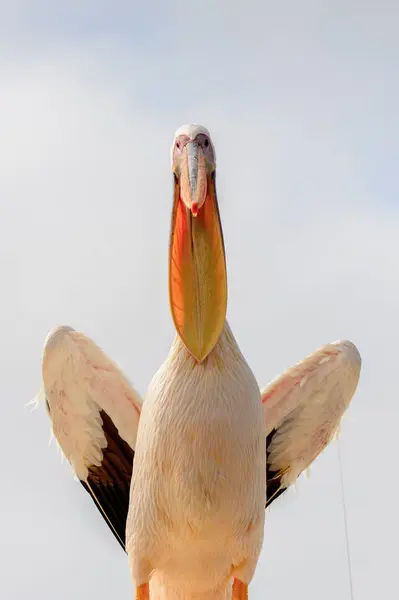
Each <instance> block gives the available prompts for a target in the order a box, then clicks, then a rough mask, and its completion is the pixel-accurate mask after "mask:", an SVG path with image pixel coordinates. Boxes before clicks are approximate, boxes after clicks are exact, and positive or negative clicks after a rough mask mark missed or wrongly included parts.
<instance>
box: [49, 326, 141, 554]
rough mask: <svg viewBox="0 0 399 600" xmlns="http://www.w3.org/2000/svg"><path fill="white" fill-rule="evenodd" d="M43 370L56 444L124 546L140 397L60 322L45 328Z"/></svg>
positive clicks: (87, 342)
mask: <svg viewBox="0 0 399 600" xmlns="http://www.w3.org/2000/svg"><path fill="white" fill-rule="evenodd" d="M42 373H43V386H44V392H45V396H46V406H47V410H48V413H49V416H50V419H51V422H52V429H53V432H54V435H55V437H56V439H57V441H58V444H59V445H60V447H61V450H62V452H63V454H64V455H65V456H66V458H67V459H68V461H69V462H70V463H71V465H72V468H73V470H74V472H75V474H76V476H77V477H78V479H79V480H80V482H81V483H82V485H83V487H84V488H85V489H86V490H87V491H88V492H89V494H90V495H91V497H92V499H93V500H94V502H95V504H96V506H97V507H98V509H99V510H100V512H101V514H102V515H103V517H104V519H105V520H106V522H107V524H108V525H109V527H110V529H111V530H112V532H113V533H114V535H115V536H116V538H117V539H118V541H119V543H120V544H121V546H122V547H123V548H125V526H126V519H127V512H128V505H129V489H130V480H131V477H132V468H133V458H134V448H135V443H136V435H137V428H138V423H139V418H140V412H141V405H142V402H141V400H140V398H139V396H138V395H137V393H136V392H135V391H134V389H133V388H132V387H131V385H130V383H129V382H128V380H127V379H126V377H125V376H124V375H123V373H122V372H121V371H120V370H119V368H118V367H117V366H116V365H115V364H114V363H113V362H112V361H111V360H110V359H109V358H108V357H107V356H106V354H105V353H104V352H103V351H102V350H101V349H100V348H99V347H98V346H97V345H96V344H95V343H94V342H93V341H92V340H91V339H89V338H88V337H86V336H85V335H83V334H82V333H79V332H77V331H75V330H74V329H72V328H71V327H59V328H57V329H55V330H53V331H52V332H51V333H50V334H49V336H48V338H47V340H46V343H45V347H44V352H43V364H42Z"/></svg>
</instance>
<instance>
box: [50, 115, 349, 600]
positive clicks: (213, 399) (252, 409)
mask: <svg viewBox="0 0 399 600" xmlns="http://www.w3.org/2000/svg"><path fill="white" fill-rule="evenodd" d="M172 163H173V170H174V174H175V175H174V176H175V198H174V209H173V219H172V234H171V248H170V298H171V309H172V315H173V319H174V322H175V324H176V329H177V331H178V335H177V336H176V338H175V341H174V343H173V345H172V348H171V351H170V353H169V356H168V357H167V359H166V361H165V362H164V364H163V365H162V366H161V368H160V369H159V371H158V372H157V373H156V375H155V376H154V378H153V380H152V382H151V384H150V387H149V389H148V392H147V395H146V397H145V401H144V403H143V404H142V402H141V399H140V397H139V396H138V394H137V392H136V391H135V390H134V389H133V388H132V386H131V385H130V383H129V382H128V380H127V379H126V377H125V376H124V375H123V373H122V372H121V371H120V369H119V368H118V367H117V366H116V365H115V364H114V363H113V362H112V361H111V360H110V359H109V358H108V357H107V356H106V355H105V353H104V352H103V351H102V350H101V349H100V348H98V346H97V345H96V344H95V343H94V342H93V341H91V340H90V339H89V338H87V337H86V336H84V335H83V334H81V333H78V332H76V331H74V330H73V329H72V328H70V327H59V328H57V329H55V330H53V332H51V333H50V335H49V336H48V338H47V340H46V344H45V349H44V353H43V383H44V390H45V396H46V401H47V404H48V409H49V415H50V418H51V420H52V428H53V431H54V435H55V437H56V438H57V441H58V443H59V445H60V447H61V449H62V451H63V452H64V454H65V456H66V457H67V459H68V460H69V462H70V463H71V464H72V466H73V469H74V471H75V473H76V475H77V477H78V478H79V480H80V481H81V482H82V485H83V486H84V487H85V489H86V490H87V491H88V492H89V493H90V495H91V496H92V498H93V500H94V501H95V503H96V504H97V506H98V508H99V509H100V512H101V514H102V515H103V516H104V518H105V519H106V521H107V523H108V525H109V526H110V528H111V529H112V531H113V533H114V534H115V535H116V537H117V539H118V540H119V542H120V543H121V545H122V546H123V547H125V541H126V549H127V552H128V554H129V565H130V569H131V572H132V577H133V580H134V582H135V585H136V597H137V598H142V599H143V600H144V599H148V598H149V597H151V600H156V599H160V600H161V599H164V600H170V599H172V598H173V599H179V598H181V599H182V600H183V599H185V600H189V599H190V598H192V599H194V598H198V599H200V598H201V599H203V600H205V599H209V600H217V599H219V600H221V599H224V598H231V595H232V594H233V598H241V599H244V598H246V597H247V586H248V584H249V582H250V581H251V579H252V576H253V574H254V571H255V568H256V564H257V560H258V556H259V553H260V550H261V546H262V542H263V526H264V517H265V506H266V504H267V505H269V504H270V503H271V502H272V501H273V500H274V499H275V498H277V497H278V496H279V494H281V493H282V492H283V491H284V489H286V487H288V486H289V485H291V484H293V483H294V482H295V481H296V479H297V477H298V476H299V475H300V474H301V473H302V472H303V471H304V470H305V469H307V468H308V466H309V465H310V464H311V463H312V462H313V460H314V459H315V458H316V457H317V456H318V455H319V454H320V452H321V451H322V450H323V448H324V447H325V446H326V445H327V444H328V442H329V441H330V440H331V438H332V437H333V435H334V433H335V432H336V430H337V428H338V426H339V423H340V420H341V418H342V415H343V413H344V411H345V410H346V409H347V407H348V405H349V402H350V400H351V398H352V396H353V394H354V392H355V390H356V386H357V383H358V379H359V374H360V366H361V359H360V355H359V353H358V351H357V349H356V347H355V346H354V345H353V344H352V343H351V342H347V341H344V342H335V343H333V344H328V345H326V346H323V347H322V348H320V349H319V350H317V351H316V352H315V353H313V354H311V355H310V356H308V357H307V358H306V359H304V360H303V361H301V362H300V363H298V364H297V365H295V366H294V367H291V368H290V369H288V370H287V371H286V372H285V373H284V374H283V375H281V376H280V377H278V378H277V379H275V380H274V381H272V382H271V383H270V384H269V385H268V386H267V388H266V389H265V390H264V391H263V392H262V393H261V392H260V390H259V387H258V384H257V382H256V380H255V378H254V375H253V373H252V371H251V369H250V367H249V366H248V364H247V363H246V361H245V359H244V357H243V356H242V354H241V352H240V349H239V347H238V345H237V343H236V341H235V339H234V336H233V333H232V332H231V330H230V327H229V325H228V324H227V321H226V318H225V310H226V298H227V289H226V283H225V280H226V272H225V263H224V247H223V237H222V233H221V225H220V219H219V213H218V208H217V200H216V191H215V180H214V171H215V164H216V157H215V152H214V148H213V144H212V142H211V140H210V138H209V133H208V132H207V130H206V129H205V128H202V127H200V126H186V127H183V128H181V129H180V130H178V132H177V134H176V137H175V142H174V145H173V147H172ZM133 459H134V460H133ZM266 488H267V492H266ZM125 529H126V538H125ZM233 582H234V584H233ZM232 585H233V587H232Z"/></svg>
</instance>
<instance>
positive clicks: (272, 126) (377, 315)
mask: <svg viewBox="0 0 399 600" xmlns="http://www.w3.org/2000/svg"><path fill="white" fill-rule="evenodd" d="M143 6H144V3H143ZM398 25H399V8H397V7H395V4H394V3H393V2H387V1H383V2H378V3H377V2H376V1H370V0H365V1H363V2H354V1H349V2H348V1H347V2H343V1H338V0H336V1H335V2H323V3H321V2H318V1H316V0H314V1H309V0H308V1H305V2H301V3H297V2H295V1H294V0H287V1H284V2H280V3H278V4H277V3H275V2H269V1H258V2H256V1H255V0H246V2H242V3H237V2H236V3H234V2H227V1H226V2H224V1H221V0H220V1H216V0H214V1H213V2H211V0H203V1H202V2H201V3H196V4H195V3H189V2H177V1H171V2H167V3H166V2H147V3H146V4H145V8H143V7H141V6H140V5H139V4H138V3H136V2H129V3H128V2H112V3H111V2H94V1H91V0H90V1H84V0H80V1H79V2H78V1H75V2H69V3H68V5H67V6H66V4H65V3H61V2H59V1H58V0H57V1H52V2H50V1H47V2H44V1H43V2H35V1H34V0H15V1H14V2H13V3H11V2H4V1H2V0H0V134H1V144H0V198H1V202H0V254H1V258H2V287H1V296H2V305H3V311H2V312H1V313H0V323H1V331H2V345H1V347H2V350H1V359H2V365H3V379H2V384H3V411H4V413H3V415H4V418H3V424H4V427H3V435H2V437H1V438H0V449H1V453H0V457H1V458H0V461H1V463H0V466H1V473H2V478H3V487H4V490H5V493H3V495H2V497H1V499H0V508H1V510H0V515H1V516H0V519H1V530H2V538H1V560H2V564H3V569H2V582H1V584H0V585H1V590H0V594H1V597H2V598H4V599H5V600H26V598H30V599H32V600H36V599H37V600H38V599H39V598H40V600H50V599H51V600H54V598H57V600H64V599H65V600H69V599H70V597H71V596H72V595H73V597H74V598H75V600H81V599H82V600H86V599H87V598H88V597H90V598H91V597H93V598H94V597H95V598H97V599H98V600H106V599H107V600H108V598H109V596H110V594H112V597H113V598H121V599H122V598H131V597H132V593H133V592H132V588H131V582H130V576H129V572H128V567H127V561H126V558H125V557H124V555H123V553H122V552H121V551H120V549H119V548H118V546H117V545H116V543H115V541H114V539H113V537H112V535H111V534H110V533H109V531H108V529H107V528H106V526H105V525H104V524H103V521H102V519H101V517H100V516H99V515H98V514H97V511H96V510H95V509H94V507H93V506H92V504H91V500H90V498H89V497H88V496H87V497H86V494H85V493H84V492H83V490H82V489H81V487H80V486H79V485H78V484H77V483H76V482H75V481H73V479H72V478H71V475H70V470H69V468H68V467H67V465H61V462H60V457H59V453H58V452H57V450H56V447H55V445H54V444H52V446H51V447H50V448H48V447H47V440H48V436H49V424H48V420H47V415H46V414H45V411H44V409H43V407H41V410H38V411H36V412H35V413H33V414H31V413H30V412H29V411H28V410H26V409H25V408H24V404H26V402H27V401H28V400H29V399H31V398H32V397H33V396H34V395H35V393H36V392H37V390H38V389H39V387H40V383H41V381H40V358H41V348H42V344H43V341H44V338H45V336H46V334H47V332H48V330H49V329H50V328H52V327H53V326H55V325H57V324H61V323H67V324H70V325H72V326H73V327H75V328H76V329H80V330H82V331H84V332H85V333H87V334H88V335H90V336H92V337H93V338H94V339H95V340H96V341H97V342H98V343H99V344H100V345H101V346H102V347H103V348H104V349H105V350H106V351H107V353H108V354H110V355H111V356H112V357H113V358H114V359H115V360H117V361H118V362H119V363H120V365H121V366H122V368H123V369H124V370H125V371H126V373H127V374H128V376H129V377H130V378H131V379H132V381H133V382H134V384H135V386H136V387H137V389H138V390H139V391H140V393H141V394H144V393H145V390H146V387H147V385H148V383H149V381H150V379H151V377H152V375H153V374H154V372H155V370H156V369H157V368H158V366H159V365H160V363H161V362H162V361H163V360H164V358H165V356H166V353H167V351H168V349H169V346H170V343H171V340H172V337H173V328H172V322H171V318H170V315H169V308H168V298H167V245H168V236H169V224H170V210H171V202H172V182H171V174H170V167H169V147H170V144H171V141H172V137H173V133H174V131H175V129H176V128H177V127H178V126H179V125H181V124H183V123H184V122H187V121H196V122H201V123H203V124H204V125H206V126H207V127H208V128H209V129H210V131H211V133H212V136H213V138H214V141H215V145H216V149H217V156H218V193H219V197H220V205H221V213H222V220H223V226H224V234H225V241H226V251H227V263H228V274H229V308H228V316H229V321H230V324H231V326H232V328H233V330H234V333H235V335H236V337H237V339H238V341H239V343H240V345H241V348H242V350H243V352H244V354H245V355H246V357H247V359H248V361H249V362H250V364H251V366H252V368H253V369H254V372H255V374H256V375H257V377H258V378H259V382H260V384H261V385H262V386H263V385H264V384H266V383H267V382H268V381H269V380H270V379H272V378H273V377H274V376H275V375H276V374H277V373H279V372H281V371H282V370H283V369H284V368H285V367H287V366H289V365H290V364H292V363H294V362H296V361H297V360H299V359H301V358H302V357H303V356H304V355H306V354H307V353H309V352H311V351H313V350H314V349H316V348H317V347H318V346H320V345H321V344H323V343H326V342H328V341H332V340H335V339H339V338H349V339H351V340H352V341H353V342H355V343H356V344H357V346H358V348H359V350H360V352H361V354H362V357H363V369H362V374H361V381H360V385H359V388H358V391H357V393H356V396H355V398H354V401H353V405H352V406H351V408H350V410H349V412H348V416H347V418H346V419H345V420H344V423H343V427H342V435H341V439H340V442H339V443H340V447H341V452H342V457H343V465H344V478H345V492H346V495H347V504H348V519H349V534H350V545H351V552H352V559H353V580H354V597H355V599H356V600H375V598H376V597H377V596H379V595H381V596H384V595H385V596H386V597H387V598H394V597H395V596H396V595H397V591H396V590H397V589H398V584H397V577H396V553H397V552H396V548H397V532H398V518H397V501H396V497H397V494H398V484H397V481H396V477H395V475H396V470H395V467H396V465H395V462H394V461H395V458H396V446H395V436H396V433H397V426H396V422H397V419H398V416H399V410H398V407H397V402H396V387H397V385H396V373H397V346H396V337H397V334H398V333H397V332H398V317H397V313H398V305H399V269H398V258H399V237H398V232H399V210H398V208H399V203H398V193H399V184H398V177H397V172H396V163H397V157H398V134H399V125H398V123H399V120H398V117H397V107H398V106H399V97H398V96H399V94H398V88H399V83H398V81H399V79H398V68H399V60H398V58H399V56H398V54H399V41H398V36H397V31H398ZM251 593H252V598H253V599H263V598H266V597H267V598H273V600H286V599H287V598H291V597H293V596H294V594H296V596H297V597H306V599H307V600H320V598H323V600H336V599H337V598H339V599H340V600H347V599H348V600H349V598H350V596H349V590H348V573H347V568H346V556H345V538H344V530H343V516H342V504H341V497H340V491H339V471H338V460H337V445H336V444H332V445H331V446H330V447H329V448H328V449H327V450H326V451H325V452H324V454H323V456H321V457H320V459H319V460H318V461H317V462H316V464H315V465H314V467H313V468H312V474H311V478H310V480H309V481H306V479H304V478H303V479H301V480H300V481H299V483H298V493H297V494H295V492H294V491H293V490H292V491H291V492H290V493H289V494H288V495H287V497H286V498H283V499H282V500H281V501H280V502H278V503H276V504H275V506H274V507H273V508H272V510H271V511H270V512H269V513H268V516H267V524H266V536H265V547H264V552H263V554H262V557H261V561H260V563H259V567H258V571H257V573H256V577H255V580H254V583H253V585H252V586H251Z"/></svg>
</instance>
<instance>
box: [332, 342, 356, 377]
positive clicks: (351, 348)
mask: <svg viewBox="0 0 399 600" xmlns="http://www.w3.org/2000/svg"><path fill="white" fill-rule="evenodd" d="M331 345H332V346H335V347H336V348H337V349H339V352H340V354H341V355H342V356H343V357H344V359H346V361H348V362H349V363H351V365H352V366H353V367H354V369H355V370H356V371H357V372H358V373H360V369H361V366H362V357H361V355H360V352H359V350H358V348H357V347H356V346H355V344H354V343H353V342H351V341H350V340H337V341H336V342H332V344H331Z"/></svg>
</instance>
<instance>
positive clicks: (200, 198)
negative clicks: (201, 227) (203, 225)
mask: <svg viewBox="0 0 399 600" xmlns="http://www.w3.org/2000/svg"><path fill="white" fill-rule="evenodd" d="M209 170H210V169H209ZM180 172H181V175H180V189H181V199H182V200H183V202H184V204H185V205H186V207H187V208H188V209H189V210H191V213H192V215H193V216H194V217H196V216H197V215H198V210H199V209H200V208H201V207H202V205H203V204H204V202H205V199H206V192H207V168H206V164H205V156H204V153H203V152H202V150H201V148H200V146H199V144H198V142H196V141H193V142H188V144H187V145H186V146H185V148H184V151H183V158H182V161H181V167H180Z"/></svg>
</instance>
